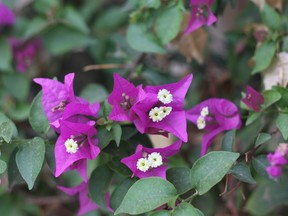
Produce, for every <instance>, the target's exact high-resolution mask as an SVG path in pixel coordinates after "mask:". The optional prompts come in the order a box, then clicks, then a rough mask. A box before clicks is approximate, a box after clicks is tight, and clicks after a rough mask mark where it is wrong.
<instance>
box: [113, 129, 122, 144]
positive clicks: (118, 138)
mask: <svg viewBox="0 0 288 216" xmlns="http://www.w3.org/2000/svg"><path fill="white" fill-rule="evenodd" d="M111 132H112V135H113V139H114V140H115V142H116V145H117V146H118V147H119V145H120V141H121V136H122V128H121V126H120V125H119V124H113V125H112V130H111Z"/></svg>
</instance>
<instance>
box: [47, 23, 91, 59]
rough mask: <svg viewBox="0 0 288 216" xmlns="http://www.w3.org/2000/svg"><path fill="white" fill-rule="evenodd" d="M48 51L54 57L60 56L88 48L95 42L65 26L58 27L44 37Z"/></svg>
mask: <svg viewBox="0 0 288 216" xmlns="http://www.w3.org/2000/svg"><path fill="white" fill-rule="evenodd" d="M43 40H44V45H45V47H46V49H47V50H48V51H49V52H51V53H52V54H54V55H60V54H64V53H67V52H70V51H72V50H73V49H76V48H82V47H86V46H88V45H91V44H93V42H94V41H93V40H92V39H91V38H90V37H88V36H87V35H84V34H83V33H80V32H77V31H75V30H73V29H71V28H68V27H66V26H63V25H58V26H56V27H54V28H52V29H50V31H48V32H47V33H46V34H45V35H43Z"/></svg>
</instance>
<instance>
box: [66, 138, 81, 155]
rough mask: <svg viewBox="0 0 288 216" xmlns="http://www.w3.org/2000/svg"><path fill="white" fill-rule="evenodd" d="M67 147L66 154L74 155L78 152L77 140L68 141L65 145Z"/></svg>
mask: <svg viewBox="0 0 288 216" xmlns="http://www.w3.org/2000/svg"><path fill="white" fill-rule="evenodd" d="M64 145H65V147H66V152H68V153H70V154H74V153H76V152H77V150H78V144H77V142H76V141H75V140H73V139H67V140H66V141H65V143H64Z"/></svg>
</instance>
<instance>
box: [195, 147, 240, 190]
mask: <svg viewBox="0 0 288 216" xmlns="http://www.w3.org/2000/svg"><path fill="white" fill-rule="evenodd" d="M239 155H240V154H239V153H232V152H226V151H217V152H210V153H208V154H206V155H205V156H203V157H202V158H200V159H198V160H197V161H196V162H195V163H194V165H193V167H192V170H191V184H192V187H193V188H195V189H196V190H197V191H198V193H199V195H202V194H204V193H206V192H207V191H209V190H210V189H211V188H212V187H213V186H214V185H216V184H217V183H218V182H220V181H221V180H222V178H223V177H224V176H225V175H226V173H227V172H228V171H229V169H230V168H231V167H232V165H233V163H234V162H235V161H236V160H237V158H238V157H239Z"/></svg>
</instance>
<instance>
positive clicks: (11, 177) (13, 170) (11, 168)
mask: <svg viewBox="0 0 288 216" xmlns="http://www.w3.org/2000/svg"><path fill="white" fill-rule="evenodd" d="M17 151H18V149H17V148H15V149H14V150H13V151H12V153H11V155H10V158H9V161H8V170H7V173H8V181H9V187H10V188H11V187H13V186H14V185H16V184H22V183H25V181H24V179H23V178H22V176H21V174H20V172H19V169H18V167H17V164H16V154H17Z"/></svg>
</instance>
